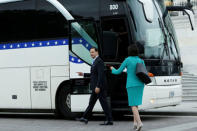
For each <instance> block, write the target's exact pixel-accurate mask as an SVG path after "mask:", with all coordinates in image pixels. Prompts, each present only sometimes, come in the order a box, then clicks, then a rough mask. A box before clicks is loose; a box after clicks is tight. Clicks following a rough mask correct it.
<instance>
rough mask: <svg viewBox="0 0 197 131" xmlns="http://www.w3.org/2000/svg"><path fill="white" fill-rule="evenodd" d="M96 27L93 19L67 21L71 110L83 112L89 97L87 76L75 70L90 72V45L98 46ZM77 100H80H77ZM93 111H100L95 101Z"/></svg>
mask: <svg viewBox="0 0 197 131" xmlns="http://www.w3.org/2000/svg"><path fill="white" fill-rule="evenodd" d="M97 34H98V33H97V28H96V23H95V21H94V20H89V19H88V20H87V19H85V20H84V19H83V20H72V21H69V50H70V54H69V55H70V57H72V58H71V59H70V79H72V93H71V111H72V112H79V111H80V112H84V111H85V109H86V107H87V106H88V102H87V101H89V97H90V93H91V90H90V86H89V78H83V77H82V76H78V74H77V72H84V73H90V68H91V65H92V62H93V59H92V58H91V56H90V49H91V48H92V47H95V48H98V43H99V42H98V37H97ZM79 100H81V101H80V102H79ZM93 111H99V112H100V111H102V108H101V106H100V103H99V102H97V103H96V104H95V106H94V110H93Z"/></svg>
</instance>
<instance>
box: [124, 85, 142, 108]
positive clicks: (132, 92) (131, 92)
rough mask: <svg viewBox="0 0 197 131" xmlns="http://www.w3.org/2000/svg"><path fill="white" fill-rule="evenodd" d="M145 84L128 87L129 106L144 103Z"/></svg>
mask: <svg viewBox="0 0 197 131" xmlns="http://www.w3.org/2000/svg"><path fill="white" fill-rule="evenodd" d="M143 91H144V86H137V87H136V86H135V87H128V88H127V94H128V103H129V106H139V105H141V104H142V97H143Z"/></svg>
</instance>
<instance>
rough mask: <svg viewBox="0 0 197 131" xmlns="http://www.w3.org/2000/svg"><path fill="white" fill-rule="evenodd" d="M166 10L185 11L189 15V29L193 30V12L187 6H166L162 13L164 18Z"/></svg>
mask: <svg viewBox="0 0 197 131" xmlns="http://www.w3.org/2000/svg"><path fill="white" fill-rule="evenodd" d="M168 11H183V12H185V13H186V14H187V15H188V17H189V21H190V24H191V29H192V30H194V23H195V22H194V13H193V11H192V9H191V8H190V7H189V6H167V7H166V10H165V12H164V14H163V19H165V17H166V16H167V14H168Z"/></svg>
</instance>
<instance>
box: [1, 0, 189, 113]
mask: <svg viewBox="0 0 197 131" xmlns="http://www.w3.org/2000/svg"><path fill="white" fill-rule="evenodd" d="M173 9H174V8H166V7H165V6H164V1H160V0H81V1H79V0H1V1H0V60H1V62H0V100H1V101H0V111H28V112H29V111H31V112H48V111H49V112H56V113H57V114H61V115H62V116H64V117H73V116H74V115H75V114H76V113H79V112H83V111H84V110H85V109H86V107H87V105H88V102H89V96H90V94H91V90H90V86H89V81H90V79H89V78H83V77H81V76H78V74H77V72H85V73H89V72H90V67H91V64H92V58H91V57H90V54H89V50H90V48H92V47H96V48H98V50H99V55H100V57H101V58H102V59H103V61H104V63H105V74H106V78H107V83H108V88H107V92H108V93H107V94H108V102H109V105H110V106H111V108H112V111H114V112H116V111H121V112H125V113H126V112H127V111H129V110H130V109H129V107H128V101H127V93H126V88H125V86H126V70H125V71H124V72H123V73H122V74H120V75H117V76H116V75H112V74H111V72H110V70H109V68H108V66H109V65H112V66H114V67H116V68H118V67H119V66H120V64H121V62H122V61H123V60H124V59H125V58H126V57H127V47H128V46H129V45H130V44H132V43H133V42H134V41H140V43H141V44H140V45H137V46H138V48H139V56H140V57H141V58H142V59H144V61H145V64H146V67H147V70H148V72H149V74H150V76H151V79H152V82H151V83H150V84H148V85H145V88H144V96H143V104H142V106H140V107H139V108H140V110H146V109H151V108H158V107H163V106H171V105H177V104H180V103H181V97H182V87H181V67H182V63H181V58H180V52H179V46H178V42H177V37H176V34H175V30H174V27H173V24H172V21H171V19H170V16H169V15H168V10H173ZM182 10H184V9H182ZM184 11H185V10H184ZM187 12H188V14H189V15H188V16H189V18H190V22H191V23H193V19H192V18H193V17H192V14H191V13H190V11H189V9H187ZM192 27H193V25H192ZM93 111H94V112H102V108H101V106H100V104H99V102H97V103H96V105H95V107H94V110H93Z"/></svg>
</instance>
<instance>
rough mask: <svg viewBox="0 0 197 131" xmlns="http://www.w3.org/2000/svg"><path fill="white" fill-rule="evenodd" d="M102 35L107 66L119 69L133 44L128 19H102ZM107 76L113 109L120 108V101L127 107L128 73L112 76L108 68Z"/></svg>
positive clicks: (104, 58)
mask: <svg viewBox="0 0 197 131" xmlns="http://www.w3.org/2000/svg"><path fill="white" fill-rule="evenodd" d="M101 34H102V35H101V36H102V37H101V42H102V43H101V51H102V57H103V60H104V61H105V64H106V65H113V66H114V67H116V68H119V66H120V64H121V63H122V62H123V61H124V59H125V58H126V57H127V56H128V54H127V52H128V51H127V49H128V46H129V44H130V43H131V38H130V36H131V35H130V31H129V26H128V21H127V18H126V17H124V16H113V17H109V16H108V17H104V18H102V19H101ZM106 76H107V81H108V94H109V95H110V96H111V104H112V108H116V107H118V106H120V103H119V101H121V103H122V104H123V105H121V106H122V107H124V106H127V94H126V88H125V87H126V73H125V72H124V73H121V74H120V75H112V74H111V70H109V68H106ZM116 104H117V105H116Z"/></svg>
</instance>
